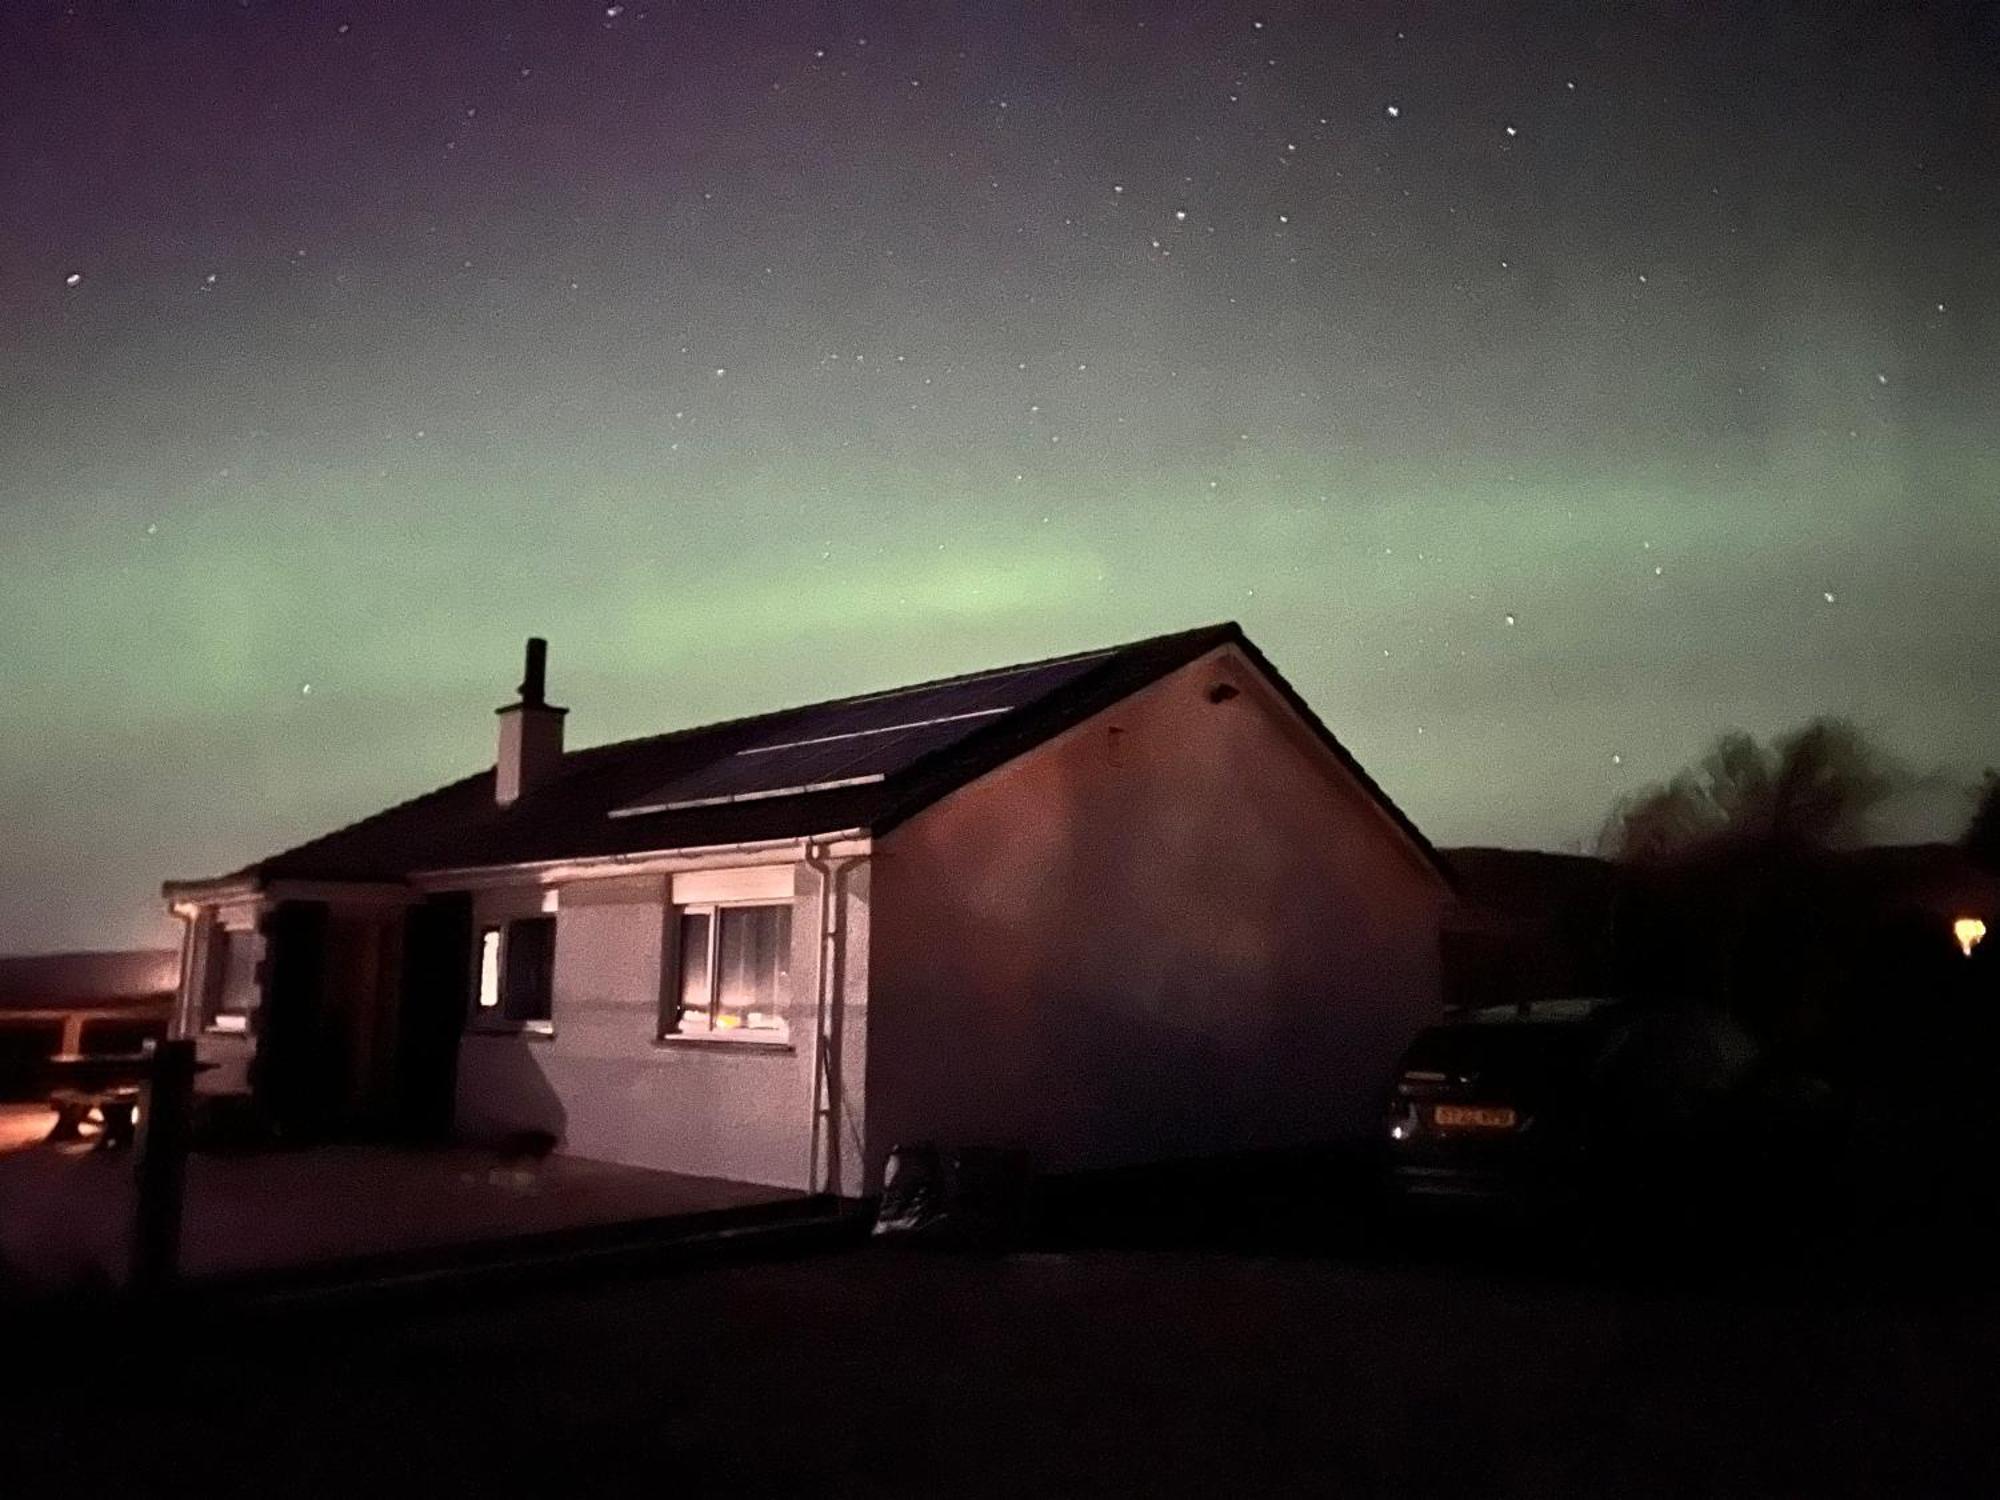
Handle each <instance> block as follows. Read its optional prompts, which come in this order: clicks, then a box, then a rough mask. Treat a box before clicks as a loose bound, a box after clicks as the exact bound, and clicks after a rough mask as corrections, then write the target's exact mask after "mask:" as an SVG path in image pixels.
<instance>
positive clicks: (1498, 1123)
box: [1431, 1104, 1514, 1130]
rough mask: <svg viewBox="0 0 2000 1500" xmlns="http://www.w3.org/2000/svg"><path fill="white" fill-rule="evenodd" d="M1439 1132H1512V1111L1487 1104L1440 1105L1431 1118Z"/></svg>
mask: <svg viewBox="0 0 2000 1500" xmlns="http://www.w3.org/2000/svg"><path fill="white" fill-rule="evenodd" d="M1431 1119H1432V1121H1433V1123H1435V1124H1436V1125H1437V1126H1438V1128H1439V1129H1441V1130H1512V1129H1513V1128H1514V1111H1513V1110H1511V1109H1500V1108H1496V1107H1494V1106H1492V1105H1488V1104H1440V1105H1439V1106H1438V1107H1437V1110H1436V1112H1435V1113H1434V1114H1433V1115H1432V1116H1431Z"/></svg>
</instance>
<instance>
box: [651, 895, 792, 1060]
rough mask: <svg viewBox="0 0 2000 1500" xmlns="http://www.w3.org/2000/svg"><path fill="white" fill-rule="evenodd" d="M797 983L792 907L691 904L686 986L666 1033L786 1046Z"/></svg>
mask: <svg viewBox="0 0 2000 1500" xmlns="http://www.w3.org/2000/svg"><path fill="white" fill-rule="evenodd" d="M791 981H792V908H791V907H790V905H789V904H775V905H760V906H684V907H682V908H681V917H680V974H679V982H678V984H677V985H675V986H674V993H673V995H672V996H671V999H670V1003H669V1004H668V1006H667V1007H665V1009H666V1012H667V1013H666V1014H665V1015H664V1016H662V1018H661V1020H662V1023H663V1024H662V1026H661V1034H662V1035H669V1036H674V1035H677V1036H718V1037H734V1038H737V1039H739V1040H742V1041H759V1042H781V1041H784V1040H786V1039H787V1038H788V1037H789V1036H790V1034H791V1032H790V1026H789V1023H788V1022H787V1020H786V1017H785V1011H786V1007H787V1006H788V1004H789V1002H790V999H791V988H792V983H791Z"/></svg>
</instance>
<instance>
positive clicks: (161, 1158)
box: [132, 1038, 194, 1291]
mask: <svg viewBox="0 0 2000 1500" xmlns="http://www.w3.org/2000/svg"><path fill="white" fill-rule="evenodd" d="M146 1060H147V1066H146V1087H145V1093H144V1095H143V1098H142V1102H141V1110H142V1114H141V1117H140V1126H139V1149H138V1151H137V1153H136V1157H137V1159H136V1161H135V1162H134V1163H133V1174H134V1177H135V1178H136V1184H135V1185H136V1187H137V1190H138V1192H137V1200H138V1201H137V1207H136V1209H135V1211H134V1214H133V1224H132V1285H133V1287H134V1288H135V1289H138V1290H142V1291H151V1290H156V1289H158V1288H160V1287H164V1286H166V1285H169V1284H170V1283H171V1282H172V1281H173V1280H174V1278H175V1277H176V1276H177V1275H178V1273H179V1270H180V1253H181V1205H182V1195H183V1192H184V1190H185V1187H186V1180H187V1154H188V1141H189V1138H190V1135H191V1133H192V1132H191V1126H192V1118H191V1117H192V1114H193V1109H194V1042H193V1041H192V1040H191V1039H188V1038H175V1039H173V1040H170V1041H153V1042H148V1043H147V1044H146Z"/></svg>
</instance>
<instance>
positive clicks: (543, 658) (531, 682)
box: [521, 635, 549, 708]
mask: <svg viewBox="0 0 2000 1500" xmlns="http://www.w3.org/2000/svg"><path fill="white" fill-rule="evenodd" d="M548 677H549V643H548V642H547V641H545V640H543V639H542V638H541V637H540V636H538V635H531V636H529V637H528V663H527V670H526V673H525V675H523V677H522V678H521V701H522V702H523V703H526V704H529V705H531V706H533V707H537V708H539V707H540V706H541V705H542V704H544V703H546V702H547V701H548Z"/></svg>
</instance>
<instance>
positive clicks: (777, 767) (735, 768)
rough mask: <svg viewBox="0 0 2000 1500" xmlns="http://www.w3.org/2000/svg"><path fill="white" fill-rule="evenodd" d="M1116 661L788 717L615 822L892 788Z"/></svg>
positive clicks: (1090, 660) (961, 681) (844, 703)
mask: <svg viewBox="0 0 2000 1500" xmlns="http://www.w3.org/2000/svg"><path fill="white" fill-rule="evenodd" d="M1107 654H1109V653H1105V652H1095V653H1092V654H1091V655H1089V656H1084V657H1070V658H1067V659H1065V660H1063V661H1058V662H1044V663H1041V664H1039V665H1037V666H1030V667H1016V668H1012V669H1010V670H1008V671H1005V672H992V673H985V674H982V675H980V676H978V677H970V678H958V679H955V680H953V681H949V682H941V683H933V684H931V685H929V686H925V687H916V688H903V689H899V690H897V691H895V692H890V693H878V694H875V695H873V696H871V697H867V698H847V699H842V700H840V701H839V702H835V703H827V704H822V705H819V706H818V707H815V708H809V709H803V710H800V711H799V712H798V713H796V714H786V715H783V716H782V717H781V718H779V719H778V720H776V721H775V722H773V723H771V724H770V725H769V726H768V727H767V730H766V733H767V735H768V736H769V737H768V738H766V739H763V740H760V741H759V742H756V743H753V744H749V745H742V746H738V747H737V748H736V749H735V750H733V751H732V752H731V753H729V754H727V755H724V756H721V757H719V758H717V759H716V760H713V761H711V762H709V763H708V764H707V765H705V766H702V767H701V768H699V769H697V770H694V771H690V772H687V773H685V774H684V775H681V776H677V777H675V778H674V779H673V780H672V781H670V782H668V783H666V784H665V785H664V786H661V787H657V788H655V789H654V790H653V791H651V792H649V793H648V794H647V795H645V796H644V797H642V798H640V799H639V800H638V801H636V802H634V803H632V804H631V805H629V806H626V807H620V808H617V809H615V810H613V812H612V813H611V816H612V817H614V818H630V817H637V816H640V815H641V814H644V813H655V812H673V811H677V810H679V809H681V808H687V807H703V806H708V805H712V804H714V803H718V802H743V801H750V800H752V799H755V798H760V797H783V796H789V795H792V794H794V793H798V792H809V791H827V790H831V789H833V788H835V787H844V786H861V785H866V784H868V783H870V782H877V781H883V780H886V779H887V778H888V777H890V776H893V775H895V774H897V773H898V772H900V771H903V770H906V769H908V768H909V767H910V766H911V765H913V764H915V763H916V761H918V760H919V759H921V758H922V757H923V756H926V755H930V754H932V753H934V752H936V751H939V750H943V749H946V748H948V747H949V746H951V745H955V744H957V743H959V742H960V741H962V740H964V739H966V738H967V737H969V736H970V735H973V734H975V733H977V732H979V731H980V730H981V729H984V728H985V727H987V726H988V725H990V724H992V723H994V722H996V721H997V720H999V719H1001V718H1003V717H1005V716H1006V715H1007V714H1009V713H1012V712H1014V711H1015V710H1017V709H1019V708H1021V707H1024V706H1026V705H1027V704H1029V703H1032V702H1034V701H1036V700H1038V699H1040V698H1043V697H1045V696H1047V695H1048V694H1049V693H1051V692H1053V691H1055V690H1056V689H1057V688H1059V687H1062V686H1063V685H1065V684H1066V683H1069V682H1072V681H1074V680H1075V679H1076V678H1078V677H1080V676H1082V675H1083V674H1084V673H1085V672H1087V671H1089V670H1090V669H1091V668H1092V667H1094V666H1096V665H1097V664H1098V662H1100V661H1102V660H1103V659H1104V657H1105V656H1106V655H1107Z"/></svg>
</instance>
